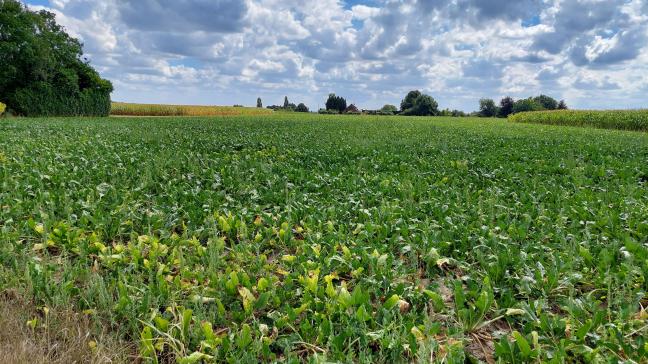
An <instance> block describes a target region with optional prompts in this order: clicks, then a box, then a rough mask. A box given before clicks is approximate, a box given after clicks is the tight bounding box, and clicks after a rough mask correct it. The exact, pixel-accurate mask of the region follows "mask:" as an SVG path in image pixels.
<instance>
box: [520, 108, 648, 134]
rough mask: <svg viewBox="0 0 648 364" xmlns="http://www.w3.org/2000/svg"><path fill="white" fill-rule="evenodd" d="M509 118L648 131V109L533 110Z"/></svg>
mask: <svg viewBox="0 0 648 364" xmlns="http://www.w3.org/2000/svg"><path fill="white" fill-rule="evenodd" d="M509 120H510V121H513V122H521V123H536V124H549V125H569V126H584V127H594V128H602V129H620V130H636V131H648V110H604V111H597V110H550V111H532V112H522V113H518V114H514V115H511V116H509Z"/></svg>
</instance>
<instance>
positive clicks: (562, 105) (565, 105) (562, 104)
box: [558, 100, 569, 110]
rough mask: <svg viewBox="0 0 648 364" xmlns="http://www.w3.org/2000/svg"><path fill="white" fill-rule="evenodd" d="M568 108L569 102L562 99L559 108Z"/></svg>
mask: <svg viewBox="0 0 648 364" xmlns="http://www.w3.org/2000/svg"><path fill="white" fill-rule="evenodd" d="M567 109H569V108H568V107H567V103H565V100H560V102H559V103H558V110H567Z"/></svg>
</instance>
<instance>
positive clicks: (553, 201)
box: [0, 114, 648, 363]
mask: <svg viewBox="0 0 648 364" xmlns="http://www.w3.org/2000/svg"><path fill="white" fill-rule="evenodd" d="M647 159H648V135H646V134H643V133H631V132H622V131H609V130H597V129H586V128H570V127H560V128H559V127H553V126H544V125H532V124H518V123H509V122H506V121H499V120H481V119H452V118H405V117H390V118H380V117H345V118H339V117H336V116H318V115H289V114H280V115H271V116H240V117H216V118H191V119H180V118H158V119H145V118H140V119H138V118H119V119H116V118H115V119H11V120H6V121H3V122H2V123H0V181H1V182H0V183H1V186H2V189H1V190H0V208H1V209H2V214H1V216H2V221H1V223H0V225H1V228H0V263H1V265H0V266H1V267H2V271H0V290H1V291H15V292H19V294H20V295H21V296H24V297H26V299H28V300H29V302H33V305H36V306H37V307H43V306H47V307H67V308H69V309H71V310H73V311H74V312H77V313H79V314H83V315H85V316H86V317H87V319H88V320H89V323H91V324H92V325H93V327H95V328H101V329H102V330H104V331H106V332H110V333H111V336H110V337H111V340H114V342H129V343H132V344H133V345H135V346H136V347H137V353H138V354H139V356H140V357H141V358H143V359H144V360H146V361H149V362H169V361H178V362H181V363H192V362H200V361H201V360H205V361H210V360H218V361H228V362H247V363H256V362H259V361H275V360H276V361H285V362H304V361H311V362H318V361H319V362H321V361H325V360H326V361H339V362H375V363H392V362H412V361H421V362H429V361H437V362H442V361H444V362H448V363H460V362H461V363H462V362H464V361H465V360H466V358H473V359H479V360H482V361H485V362H495V361H498V360H499V361H502V362H524V361H535V362H539V361H551V362H563V361H567V362H597V361H599V362H608V361H627V362H632V361H634V362H645V360H646V349H647V347H646V339H645V338H646V336H647V332H646V331H647V327H646V322H647V321H646V319H647V318H648V315H647V313H646V310H645V307H646V306H648V299H647V296H646V291H647V288H648V283H647V282H646V279H645V277H646V273H648V249H647V247H646V244H647V242H648V188H646V187H647V186H646V184H647V183H648V163H647ZM94 335H95V337H96V338H94V339H93V340H95V341H96V342H97V343H98V345H106V346H109V344H104V343H103V342H102V339H101V338H102V336H101V335H99V334H96V333H95V334H94Z"/></svg>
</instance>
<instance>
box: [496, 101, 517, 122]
mask: <svg viewBox="0 0 648 364" xmlns="http://www.w3.org/2000/svg"><path fill="white" fill-rule="evenodd" d="M514 104H515V100H513V98H512V97H510V96H506V97H505V98H503V99H502V100H501V101H500V106H499V112H498V113H497V116H498V117H500V118H506V117H508V116H509V115H511V114H512V113H513V105H514Z"/></svg>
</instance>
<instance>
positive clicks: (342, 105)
mask: <svg viewBox="0 0 648 364" xmlns="http://www.w3.org/2000/svg"><path fill="white" fill-rule="evenodd" d="M346 108H347V102H346V99H344V98H343V97H341V96H336V95H335V94H329V96H328V99H327V100H326V110H335V111H337V112H338V113H340V114H341V113H343V112H344V110H346Z"/></svg>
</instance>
